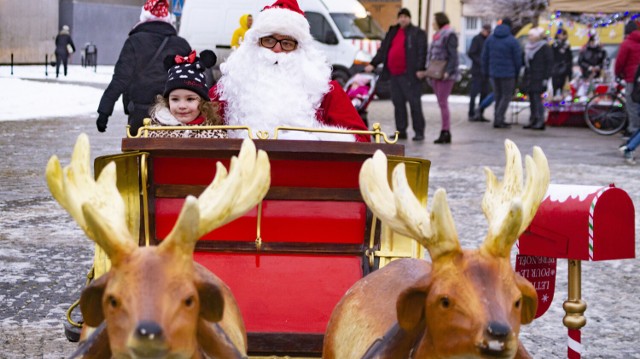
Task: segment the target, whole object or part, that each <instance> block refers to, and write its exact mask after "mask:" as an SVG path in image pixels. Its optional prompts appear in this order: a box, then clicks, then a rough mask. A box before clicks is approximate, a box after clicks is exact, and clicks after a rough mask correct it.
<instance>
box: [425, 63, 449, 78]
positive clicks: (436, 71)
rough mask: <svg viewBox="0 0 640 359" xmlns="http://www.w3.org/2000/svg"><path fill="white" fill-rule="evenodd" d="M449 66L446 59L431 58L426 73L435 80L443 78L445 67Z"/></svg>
mask: <svg viewBox="0 0 640 359" xmlns="http://www.w3.org/2000/svg"><path fill="white" fill-rule="evenodd" d="M445 67H447V61H446V60H431V61H429V65H428V66H427V71H426V75H427V77H428V78H431V79H434V80H442V79H443V78H444V68H445Z"/></svg>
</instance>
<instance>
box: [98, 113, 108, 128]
mask: <svg viewBox="0 0 640 359" xmlns="http://www.w3.org/2000/svg"><path fill="white" fill-rule="evenodd" d="M107 122H109V116H107V115H105V114H103V113H100V114H99V115H98V119H97V120H96V126H97V127H98V131H100V132H104V131H106V130H107Z"/></svg>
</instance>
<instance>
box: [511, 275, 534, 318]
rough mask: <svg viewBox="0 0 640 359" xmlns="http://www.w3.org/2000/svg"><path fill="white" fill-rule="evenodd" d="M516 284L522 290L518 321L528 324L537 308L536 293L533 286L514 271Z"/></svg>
mask: <svg viewBox="0 0 640 359" xmlns="http://www.w3.org/2000/svg"><path fill="white" fill-rule="evenodd" d="M516 286H518V289H520V292H522V309H521V311H520V313H521V314H520V323H522V324H529V323H531V322H532V321H533V319H535V317H536V312H537V310H538V293H536V290H535V288H534V287H533V285H532V284H531V282H529V281H528V280H526V279H525V278H524V277H523V276H521V275H520V274H517V273H516Z"/></svg>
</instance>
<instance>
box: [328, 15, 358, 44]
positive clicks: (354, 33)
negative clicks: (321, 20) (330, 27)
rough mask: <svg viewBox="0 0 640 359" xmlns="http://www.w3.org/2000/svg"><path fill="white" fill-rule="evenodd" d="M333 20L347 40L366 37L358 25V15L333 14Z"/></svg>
mask: <svg viewBox="0 0 640 359" xmlns="http://www.w3.org/2000/svg"><path fill="white" fill-rule="evenodd" d="M331 18H332V19H333V21H334V22H335V23H336V26H337V27H338V30H340V33H342V37H344V38H345V39H364V38H365V36H364V34H363V33H362V31H361V30H360V28H359V27H358V26H357V25H356V23H355V20H356V15H355V14H349V13H331Z"/></svg>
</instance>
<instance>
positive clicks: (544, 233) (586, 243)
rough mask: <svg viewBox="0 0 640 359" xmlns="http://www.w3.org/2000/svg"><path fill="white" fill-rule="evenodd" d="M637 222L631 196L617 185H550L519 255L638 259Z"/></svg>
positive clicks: (520, 242)
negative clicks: (636, 245) (636, 251)
mask: <svg viewBox="0 0 640 359" xmlns="http://www.w3.org/2000/svg"><path fill="white" fill-rule="evenodd" d="M634 221H635V211H634V207H633V202H632V201H631V198H630V197H629V195H628V194H627V192H625V191H623V190H622V189H620V188H616V187H615V186H614V185H610V186H606V187H597V186H576V185H557V184H552V185H549V189H548V191H547V194H546V197H545V198H544V200H543V201H542V203H541V204H540V207H539V208H538V212H537V213H536V216H535V218H534V219H533V221H532V222H531V225H529V228H527V230H526V231H525V232H524V233H523V234H522V235H521V236H520V239H519V251H520V254H523V255H531V256H544V257H553V258H567V259H575V260H590V261H601V260H611V259H626V258H635V223H634Z"/></svg>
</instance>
